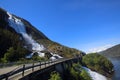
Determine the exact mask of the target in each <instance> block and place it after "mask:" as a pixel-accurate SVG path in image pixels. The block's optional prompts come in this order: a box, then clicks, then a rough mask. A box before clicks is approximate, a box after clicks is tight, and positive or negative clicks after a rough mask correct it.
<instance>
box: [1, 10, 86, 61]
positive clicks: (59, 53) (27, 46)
mask: <svg viewBox="0 0 120 80" xmlns="http://www.w3.org/2000/svg"><path fill="white" fill-rule="evenodd" d="M35 53H37V55H39V56H40V57H42V58H47V59H56V58H62V57H65V58H71V57H75V56H77V55H79V56H83V55H84V54H85V53H84V52H82V51H79V50H77V49H74V48H69V47H66V46H64V45H61V44H59V43H57V42H54V41H52V40H50V39H49V38H48V37H47V36H45V35H44V34H43V33H42V32H41V31H39V30H37V29H36V28H35V27H34V26H33V25H32V24H31V23H29V22H28V21H27V20H25V19H23V18H20V17H18V16H16V15H13V14H10V13H9V12H7V11H5V10H4V9H2V8H0V59H1V60H4V59H3V58H5V59H6V60H8V61H16V60H20V59H23V58H31V57H32V56H33V55H34V54H35Z"/></svg>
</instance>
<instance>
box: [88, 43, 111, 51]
mask: <svg viewBox="0 0 120 80" xmlns="http://www.w3.org/2000/svg"><path fill="white" fill-rule="evenodd" d="M112 46H113V45H112V44H108V45H105V46H100V47H96V48H91V49H89V50H88V51H87V53H94V52H100V51H104V50H106V49H108V48H110V47H112Z"/></svg>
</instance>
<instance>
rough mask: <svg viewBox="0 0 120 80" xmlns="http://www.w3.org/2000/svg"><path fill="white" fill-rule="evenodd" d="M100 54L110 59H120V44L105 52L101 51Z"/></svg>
mask: <svg viewBox="0 0 120 80" xmlns="http://www.w3.org/2000/svg"><path fill="white" fill-rule="evenodd" d="M100 53H101V54H102V55H104V56H108V57H120V44H118V45H115V46H113V47H111V48H108V49H107V50H105V51H101V52H100Z"/></svg>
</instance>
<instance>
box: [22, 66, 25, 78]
mask: <svg viewBox="0 0 120 80" xmlns="http://www.w3.org/2000/svg"><path fill="white" fill-rule="evenodd" d="M24 70H25V64H24V65H23V71H22V77H23V76H24Z"/></svg>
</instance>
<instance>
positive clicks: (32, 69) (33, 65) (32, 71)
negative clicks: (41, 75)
mask: <svg viewBox="0 0 120 80" xmlns="http://www.w3.org/2000/svg"><path fill="white" fill-rule="evenodd" d="M33 71H34V62H33V64H32V72H33Z"/></svg>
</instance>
